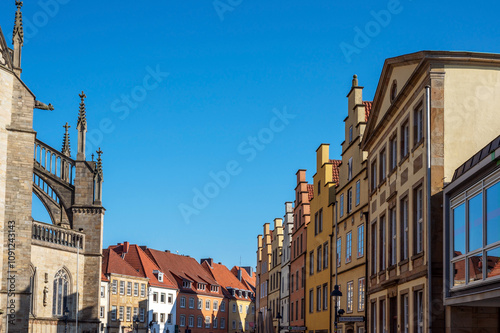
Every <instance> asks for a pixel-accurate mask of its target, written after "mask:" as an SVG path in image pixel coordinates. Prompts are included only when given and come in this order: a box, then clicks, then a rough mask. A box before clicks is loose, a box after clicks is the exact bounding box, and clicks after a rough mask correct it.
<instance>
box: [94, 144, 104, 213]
mask: <svg viewBox="0 0 500 333" xmlns="http://www.w3.org/2000/svg"><path fill="white" fill-rule="evenodd" d="M96 153H97V162H96V164H95V170H94V205H101V204H102V182H103V181H104V177H103V172H102V159H101V155H102V150H101V148H99V150H98V151H97V152H96Z"/></svg>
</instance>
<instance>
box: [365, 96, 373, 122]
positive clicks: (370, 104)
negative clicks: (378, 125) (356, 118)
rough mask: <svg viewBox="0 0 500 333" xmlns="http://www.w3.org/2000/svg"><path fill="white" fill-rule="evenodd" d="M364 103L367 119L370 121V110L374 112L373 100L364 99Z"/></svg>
mask: <svg viewBox="0 0 500 333" xmlns="http://www.w3.org/2000/svg"><path fill="white" fill-rule="evenodd" d="M363 104H364V105H365V121H368V118H369V117H370V112H372V105H373V102H368V101H364V102H363Z"/></svg>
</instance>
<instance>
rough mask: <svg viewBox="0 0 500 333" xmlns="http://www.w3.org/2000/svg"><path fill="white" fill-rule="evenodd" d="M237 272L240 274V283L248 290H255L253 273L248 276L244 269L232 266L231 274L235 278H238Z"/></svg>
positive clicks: (255, 280) (255, 279)
mask: <svg viewBox="0 0 500 333" xmlns="http://www.w3.org/2000/svg"><path fill="white" fill-rule="evenodd" d="M238 271H240V272H241V281H242V282H243V283H245V284H246V285H247V287H250V288H251V289H248V290H255V285H256V284H257V277H256V276H255V273H253V274H252V276H250V275H249V274H248V272H247V270H246V269H244V268H241V267H239V266H234V267H233V268H231V273H233V274H234V276H236V277H238Z"/></svg>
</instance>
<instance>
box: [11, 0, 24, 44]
mask: <svg viewBox="0 0 500 333" xmlns="http://www.w3.org/2000/svg"><path fill="white" fill-rule="evenodd" d="M16 6H17V11H16V19H15V22H14V32H13V34H12V44H14V42H15V40H16V35H17V36H18V38H19V39H18V41H19V42H20V44H21V46H22V45H23V43H24V30H23V13H22V12H21V7H22V6H23V2H22V1H17V0H16Z"/></svg>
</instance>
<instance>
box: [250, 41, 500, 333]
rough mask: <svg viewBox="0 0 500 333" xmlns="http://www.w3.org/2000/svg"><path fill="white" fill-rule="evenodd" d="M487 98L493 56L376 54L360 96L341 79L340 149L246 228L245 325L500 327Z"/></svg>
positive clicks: (499, 141)
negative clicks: (249, 234)
mask: <svg viewBox="0 0 500 333" xmlns="http://www.w3.org/2000/svg"><path fill="white" fill-rule="evenodd" d="M499 102H500V55H497V54H485V53H470V52H446V51H422V52H417V53H413V54H407V55H403V56H399V57H395V58H390V59H387V60H386V61H385V63H384V66H383V69H382V73H381V77H380V79H379V83H378V86H377V88H376V91H375V96H374V98H373V101H365V100H364V99H363V87H362V86H360V85H359V83H358V78H357V77H356V76H354V77H353V80H352V85H351V87H350V90H349V92H348V94H347V116H346V117H345V119H344V141H343V142H342V143H341V147H342V151H341V156H340V158H339V159H336V160H333V159H330V156H329V145H328V144H321V145H320V146H319V148H318V149H317V150H316V172H315V174H314V175H313V177H312V183H308V181H307V179H306V170H303V169H300V170H298V172H297V173H296V177H297V181H296V187H295V199H294V202H287V203H286V204H285V218H284V219H281V218H280V219H275V220H274V229H272V230H271V228H270V224H269V223H267V224H264V228H263V229H264V230H263V234H262V235H259V236H258V240H257V295H256V304H257V308H258V310H259V313H258V318H262V321H263V325H262V326H261V325H257V326H258V327H259V328H262V329H263V330H264V331H266V329H267V328H269V329H271V330H272V331H274V332H280V333H281V332H297V333H299V332H303V333H306V332H307V333H328V332H346V333H355V332H356V333H362V332H372V333H375V332H380V333H385V332H391V333H396V332H404V333H407V332H415V333H421V332H432V330H434V331H436V332H492V333H493V332H500V319H499V318H500V137H499V134H500V130H499V128H500V127H499V125H500V112H499V111H498V105H499V104H498V103H499ZM283 221H284V222H283ZM277 290H279V291H280V292H279V293H278V292H277ZM278 296H279V297H280V298H279V299H277V297H278ZM278 304H279V305H278ZM278 319H280V320H279V321H278ZM259 333H260V332H259Z"/></svg>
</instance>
